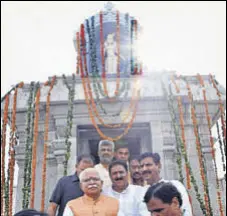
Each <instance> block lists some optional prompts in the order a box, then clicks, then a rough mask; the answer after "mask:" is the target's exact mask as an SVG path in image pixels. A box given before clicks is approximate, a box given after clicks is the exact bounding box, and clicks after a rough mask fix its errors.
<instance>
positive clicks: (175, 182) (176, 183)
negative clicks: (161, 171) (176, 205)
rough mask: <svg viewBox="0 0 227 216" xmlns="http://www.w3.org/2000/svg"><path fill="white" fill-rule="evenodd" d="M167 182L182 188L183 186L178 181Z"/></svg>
mask: <svg viewBox="0 0 227 216" xmlns="http://www.w3.org/2000/svg"><path fill="white" fill-rule="evenodd" d="M169 182H170V183H172V184H173V185H175V186H179V187H184V184H183V183H182V182H180V181H179V180H171V181H169Z"/></svg>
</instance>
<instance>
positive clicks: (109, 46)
mask: <svg viewBox="0 0 227 216" xmlns="http://www.w3.org/2000/svg"><path fill="white" fill-rule="evenodd" d="M104 52H105V66H106V73H107V74H116V73H117V54H116V41H115V40H114V33H112V34H108V35H107V38H106V41H105V43H104Z"/></svg>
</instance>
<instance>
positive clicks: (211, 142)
mask: <svg viewBox="0 0 227 216" xmlns="http://www.w3.org/2000/svg"><path fill="white" fill-rule="evenodd" d="M197 79H198V80H199V82H200V85H201V86H202V87H203V99H204V104H205V111H206V118H207V123H208V129H209V134H210V145H211V149H212V150H211V153H212V158H213V162H214V171H215V175H216V184H217V196H218V204H219V211H220V214H221V216H224V210H223V206H222V201H221V191H220V184H219V180H218V171H217V162H216V155H215V148H214V139H213V136H212V131H211V128H212V125H211V118H210V115H209V111H208V102H207V97H206V90H205V85H204V80H203V78H202V76H201V75H200V74H197Z"/></svg>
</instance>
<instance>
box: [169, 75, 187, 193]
mask: <svg viewBox="0 0 227 216" xmlns="http://www.w3.org/2000/svg"><path fill="white" fill-rule="evenodd" d="M171 80H172V82H173V84H174V86H175V89H176V92H177V93H178V94H179V93H180V89H179V86H178V85H177V83H176V82H175V79H174V77H173V76H172V78H171ZM177 104H178V110H179V114H180V128H181V136H182V142H183V144H184V149H185V151H187V144H186V138H185V129H184V114H183V108H182V100H181V96H178V97H177ZM185 168H186V180H187V189H188V190H190V189H191V183H190V182H191V180H190V174H189V168H188V166H187V165H186V164H185Z"/></svg>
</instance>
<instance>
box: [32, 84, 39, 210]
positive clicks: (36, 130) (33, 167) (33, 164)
mask: <svg viewBox="0 0 227 216" xmlns="http://www.w3.org/2000/svg"><path fill="white" fill-rule="evenodd" d="M39 103H40V88H39V89H38V92H37V95H36V101H35V125H34V142H33V147H32V179H31V199H30V208H34V202H35V178H36V160H37V143H38V135H39V131H38V129H39Z"/></svg>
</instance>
